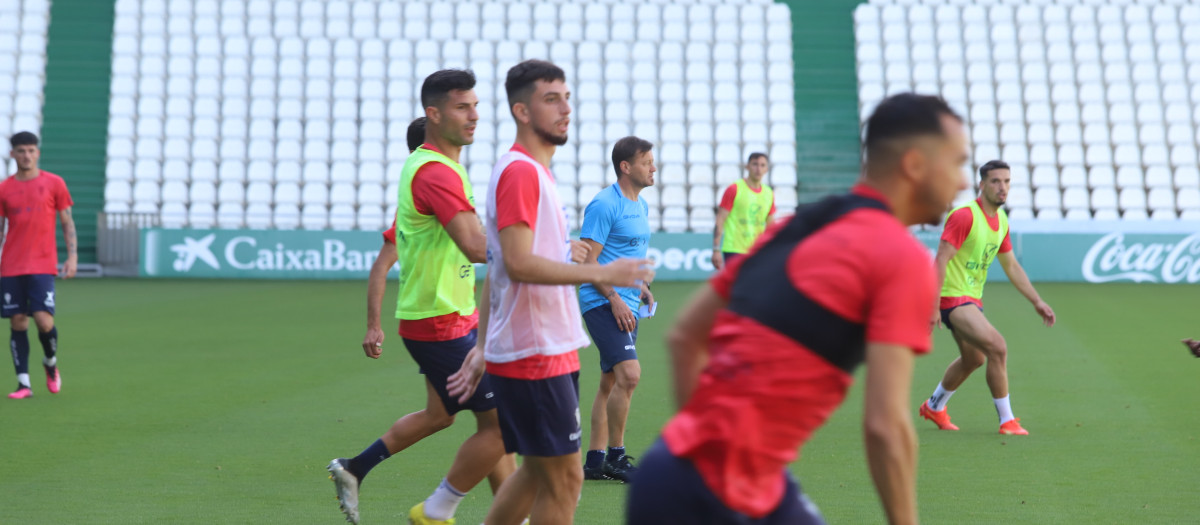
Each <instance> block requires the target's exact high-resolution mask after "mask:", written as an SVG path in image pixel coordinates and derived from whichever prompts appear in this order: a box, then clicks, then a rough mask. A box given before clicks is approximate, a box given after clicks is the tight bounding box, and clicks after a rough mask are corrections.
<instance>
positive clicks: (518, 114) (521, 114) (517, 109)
mask: <svg viewBox="0 0 1200 525" xmlns="http://www.w3.org/2000/svg"><path fill="white" fill-rule="evenodd" d="M512 114H513V118H514V119H517V122H519V123H521V124H529V122H530V121H531V120H532V117H531V116H530V114H529V104H526V103H524V102H517V103H516V104H513V106H512Z"/></svg>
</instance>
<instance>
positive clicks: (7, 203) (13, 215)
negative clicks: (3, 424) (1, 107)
mask: <svg viewBox="0 0 1200 525" xmlns="http://www.w3.org/2000/svg"><path fill="white" fill-rule="evenodd" d="M9 144H10V145H11V146H12V152H11V153H10V155H11V156H12V158H13V160H15V161H16V162H17V172H16V173H15V174H13V175H12V176H10V177H9V178H7V179H4V181H3V182H0V247H3V255H0V293H2V294H3V295H4V303H3V305H0V317H4V318H7V319H8V320H9V323H10V326H11V328H12V335H11V338H10V339H9V345H10V348H11V349H12V358H13V367H14V368H16V370H17V389H16V391H14V392H13V393H11V394H9V395H8V398H9V399H26V398H28V397H31V396H33V389H32V388H31V387H30V383H29V317H30V316H33V323H34V324H35V325H37V331H38V340H39V341H41V343H42V353H43V354H44V355H45V357H43V358H42V368H43V369H45V371H46V389H47V390H49V391H50V393H51V394H57V393H58V392H59V391H60V390H61V389H62V376H61V374H60V373H59V370H58V328H57V327H56V326H55V325H54V275H55V274H56V273H58V247H57V245H56V244H55V239H54V222H55V218H56V216H57V219H58V220H60V221H62V230H63V237H64V238H65V239H66V241H67V262H66V263H65V264H63V271H62V274H61V275H62V277H64V278H67V279H70V278H72V277H75V269H76V267H77V266H78V264H79V254H78V246H79V242H78V240H77V239H76V237H75V219H74V218H73V217H72V216H71V205H72V204H73V201H72V200H71V193H70V192H68V191H67V183H66V182H65V181H63V179H62V177H59V176H58V175H55V174H53V173H50V172H48V171H43V170H40V169H38V159H40V158H41V155H42V152H41V150H40V149H38V138H37V135H34V134H33V133H30V132H28V131H22V132H20V133H17V134H15V135H13V136H12V137H11V138H10V139H9ZM5 223H7V225H8V233H7V235H5V231H4V227H5Z"/></svg>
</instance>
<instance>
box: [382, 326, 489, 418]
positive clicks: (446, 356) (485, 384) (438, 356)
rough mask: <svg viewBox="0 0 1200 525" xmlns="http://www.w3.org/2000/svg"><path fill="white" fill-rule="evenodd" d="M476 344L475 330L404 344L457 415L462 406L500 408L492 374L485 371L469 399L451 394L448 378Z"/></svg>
mask: <svg viewBox="0 0 1200 525" xmlns="http://www.w3.org/2000/svg"><path fill="white" fill-rule="evenodd" d="M474 347H475V330H471V333H469V334H467V335H464V336H462V337H459V338H458V339H451V340H449V341H414V340H412V339H405V340H404V348H406V349H407V350H408V355H411V356H412V358H413V361H416V362H417V365H418V366H420V367H421V370H420V372H421V373H422V374H425V378H426V379H428V380H429V384H431V385H433V389H434V390H436V391H437V394H438V397H440V398H441V399H442V406H444V407H446V413H447V414H450V415H454V414H457V413H458V412H460V411H462V410H471V411H472V412H487V411H488V410H491V409H493V408H496V400H495V399H494V396H495V394H494V393H493V392H492V384H491V381H490V376H488V375H487V374H483V379H481V380H480V381H479V387H478V388H476V389H475V395H473V396H471V398H470V399H468V400H467V402H466V403H459V402H458V399H456V398H452V397H450V393H449V392H448V391H447V390H446V380H447V379H448V378H449V377H450V376H451V375H452V374H454V373H455V372H457V371H458V369H460V368H462V364H463V360H465V359H466V358H467V354H468V353H470V352H471V349H472V348H474Z"/></svg>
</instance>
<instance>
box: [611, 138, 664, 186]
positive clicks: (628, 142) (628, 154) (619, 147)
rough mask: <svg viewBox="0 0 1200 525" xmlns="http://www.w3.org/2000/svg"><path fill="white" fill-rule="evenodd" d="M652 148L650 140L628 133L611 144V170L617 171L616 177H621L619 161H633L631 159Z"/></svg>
mask: <svg viewBox="0 0 1200 525" xmlns="http://www.w3.org/2000/svg"><path fill="white" fill-rule="evenodd" d="M652 148H654V144H651V143H650V141H648V140H646V139H643V138H639V137H635V136H633V135H630V136H628V137H625V138H623V139H621V140H618V141H617V143H616V144H614V145H613V152H612V161H613V171H616V172H617V178H618V179H619V178H621V163H622V162H633V159H634V158H636V157H637V156H638V155H641V154H643V153H645V152H647V151H650V150H651V149H652Z"/></svg>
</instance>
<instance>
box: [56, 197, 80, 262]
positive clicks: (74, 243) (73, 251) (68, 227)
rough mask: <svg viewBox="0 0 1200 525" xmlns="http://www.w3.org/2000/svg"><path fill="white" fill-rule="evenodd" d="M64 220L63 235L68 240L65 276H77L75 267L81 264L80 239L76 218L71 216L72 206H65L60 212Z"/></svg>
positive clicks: (59, 216)
mask: <svg viewBox="0 0 1200 525" xmlns="http://www.w3.org/2000/svg"><path fill="white" fill-rule="evenodd" d="M58 218H59V220H61V221H62V229H63V237H64V238H66V240H67V262H66V264H64V265H63V275H62V276H63V277H65V278H67V279H70V278H72V277H75V269H76V267H77V266H78V265H79V239H78V238H77V237H76V235H75V218H74V217H72V216H71V208H70V207H67V208H63V209H62V210H61V211H59V212H58Z"/></svg>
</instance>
